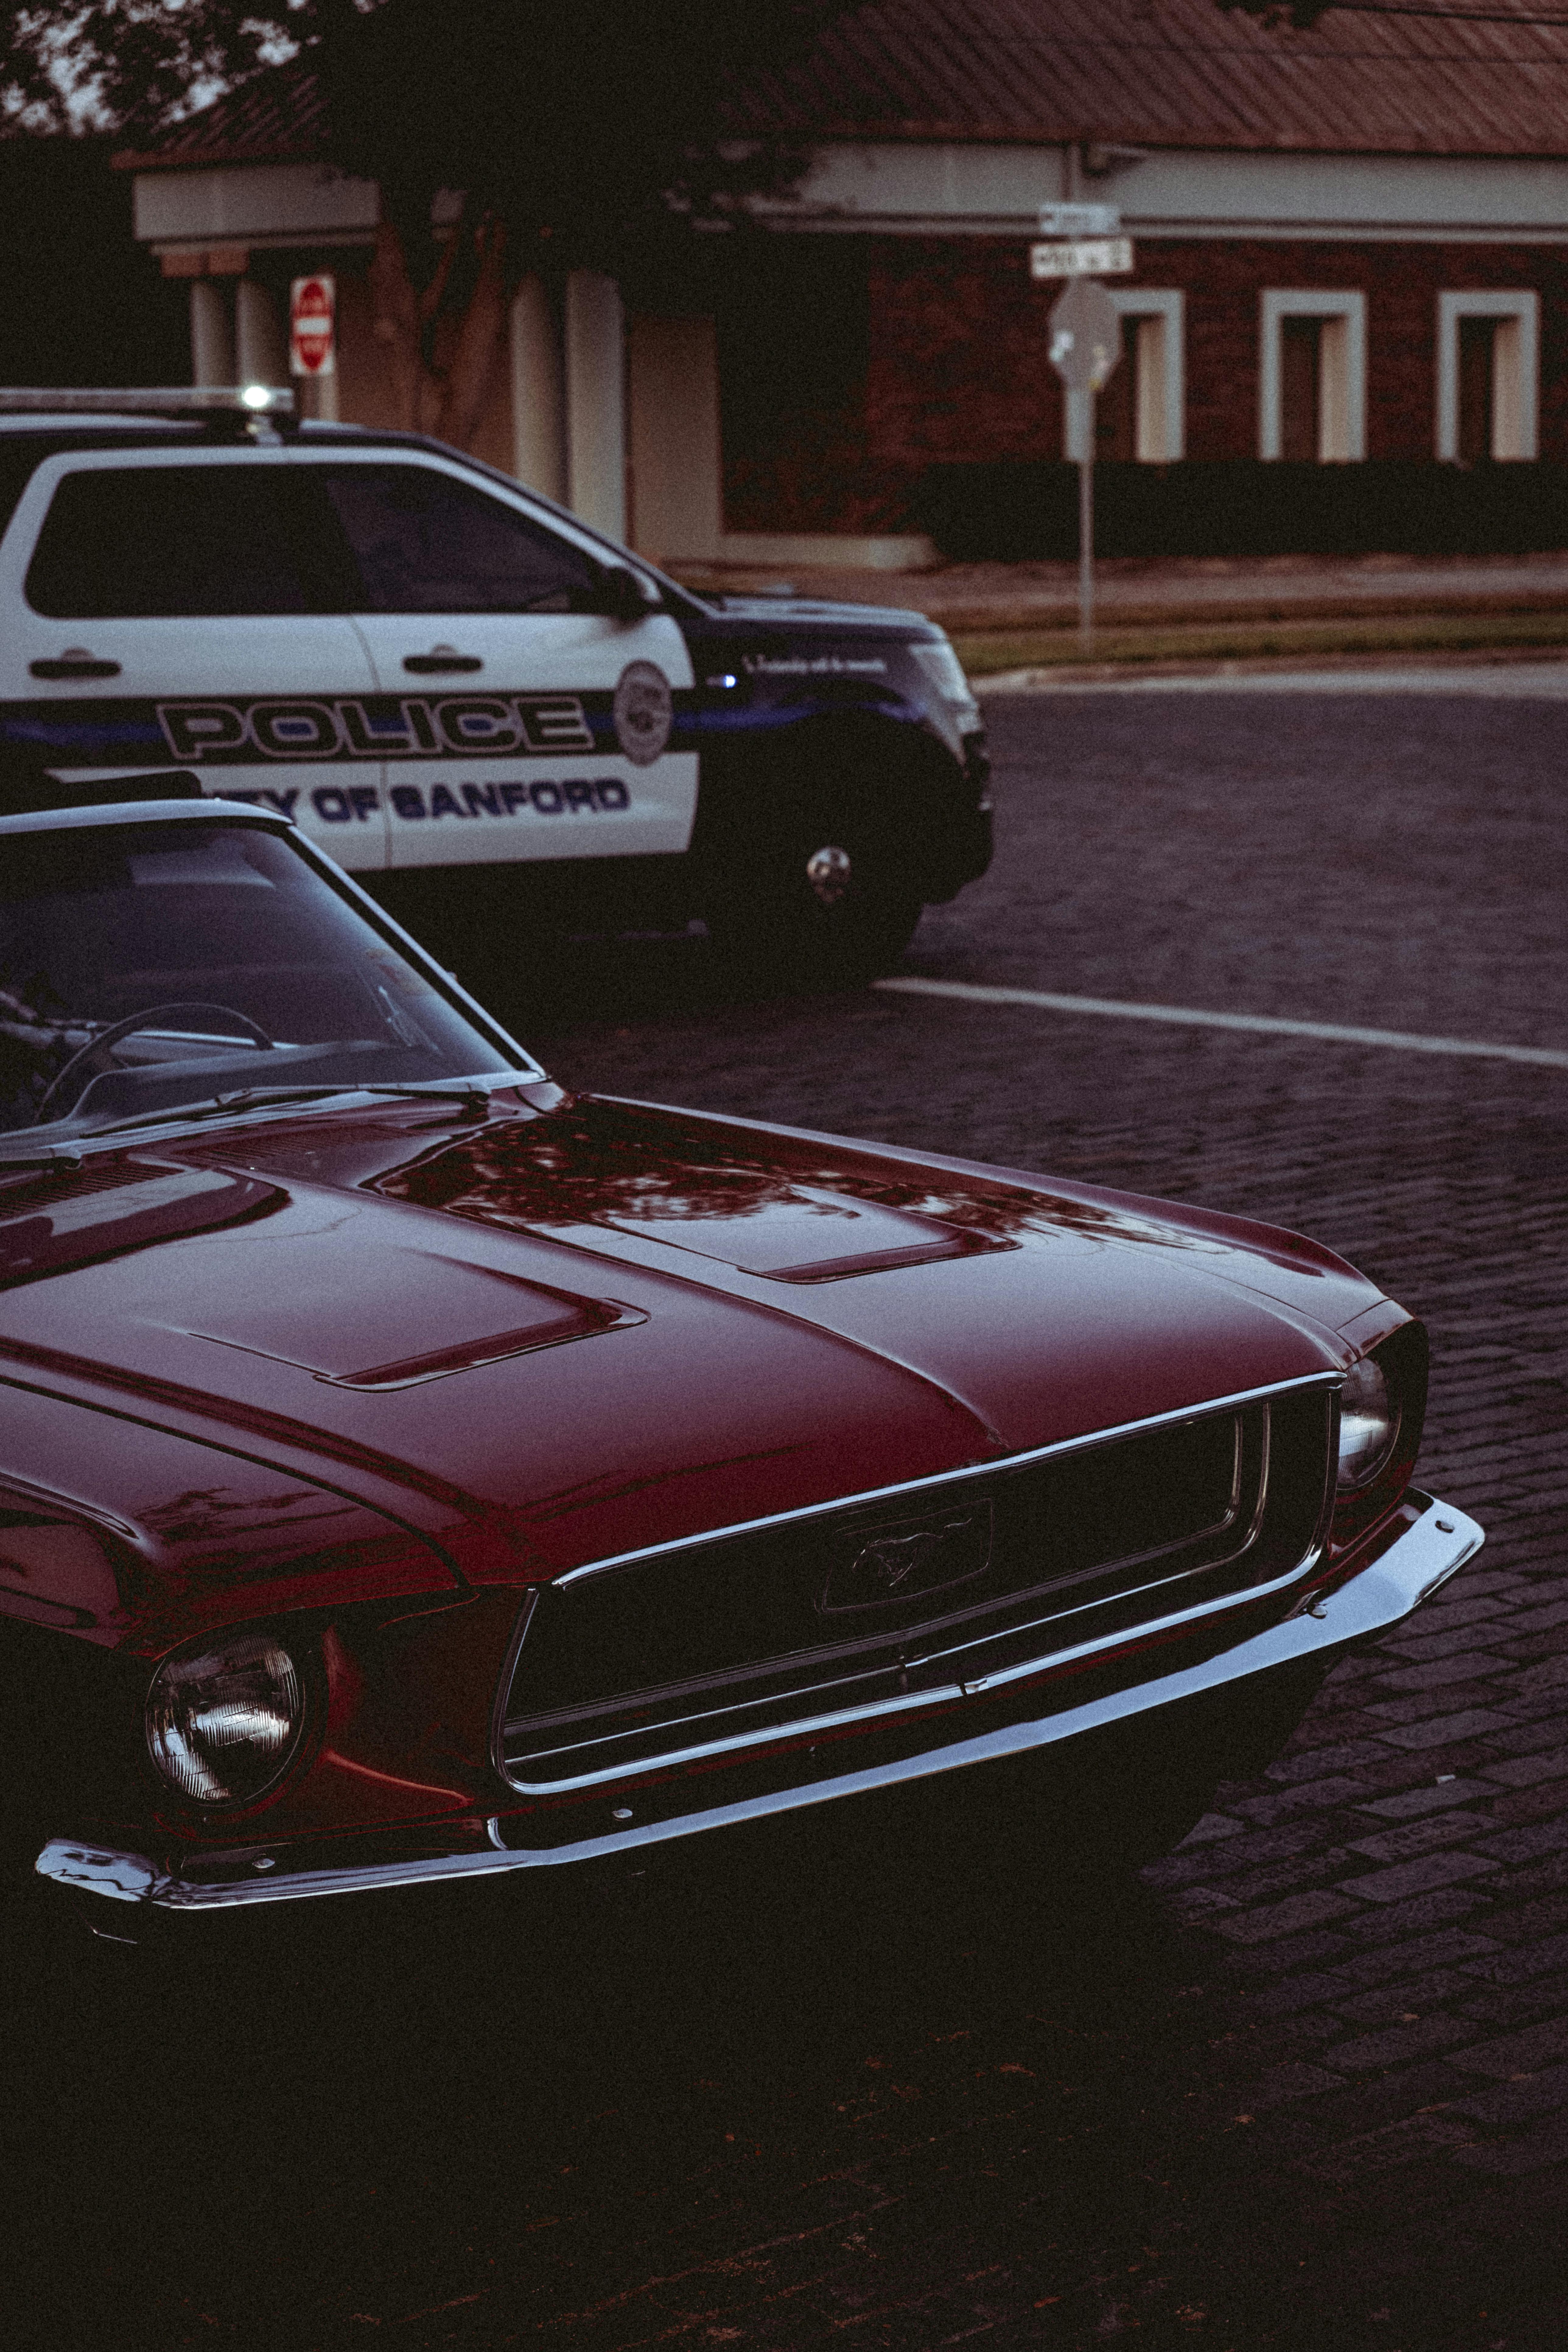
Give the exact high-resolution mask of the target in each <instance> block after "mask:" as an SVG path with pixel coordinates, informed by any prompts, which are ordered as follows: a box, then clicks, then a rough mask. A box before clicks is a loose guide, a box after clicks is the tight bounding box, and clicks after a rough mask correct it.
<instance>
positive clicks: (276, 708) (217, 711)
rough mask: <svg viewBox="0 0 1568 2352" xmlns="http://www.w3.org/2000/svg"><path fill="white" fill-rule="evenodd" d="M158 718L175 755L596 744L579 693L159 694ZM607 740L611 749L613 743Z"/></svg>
mask: <svg viewBox="0 0 1568 2352" xmlns="http://www.w3.org/2000/svg"><path fill="white" fill-rule="evenodd" d="M158 723H159V725H160V726H161V727H162V729H163V740H164V741H165V742H166V743H167V744H168V746H169V749H170V751H172V752H173V753H174V757H175V759H176V760H182V761H190V762H192V763H200V762H202V761H216V762H217V763H219V764H224V763H227V762H235V761H254V760H256V759H257V758H258V757H259V758H261V759H263V760H428V759H430V758H432V757H435V758H437V759H440V758H442V757H444V756H445V757H450V755H451V754H452V753H453V752H454V751H460V752H462V753H463V754H464V755H465V756H466V757H468V758H470V759H471V758H474V757H476V756H478V757H481V758H483V757H486V756H489V755H494V756H495V757H498V758H510V759H517V758H518V757H520V756H521V757H522V758H524V759H527V758H529V757H543V758H549V757H550V756H551V755H552V754H553V755H554V756H555V757H557V758H559V757H560V755H561V753H562V752H563V751H594V750H595V748H596V746H595V740H594V730H593V728H592V727H591V726H590V724H589V722H588V719H587V717H586V715H585V714H584V709H583V704H582V701H581V699H580V698H579V697H578V696H576V695H574V694H443V695H392V694H360V695H321V696H311V697H310V698H309V699H303V698H300V699H295V698H289V700H287V701H283V700H275V699H272V698H268V697H262V696H256V697H247V698H246V699H245V700H243V701H222V702H216V701H214V702H194V701H184V700H182V701H179V702H160V703H159V705H158ZM606 748H608V747H607V746H606Z"/></svg>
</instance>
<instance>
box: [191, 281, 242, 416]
mask: <svg viewBox="0 0 1568 2352" xmlns="http://www.w3.org/2000/svg"><path fill="white" fill-rule="evenodd" d="M234 380H235V373H234V330H233V328H232V327H231V326H230V324H229V317H228V304H227V303H226V301H225V299H224V289H223V287H222V285H221V284H220V283H215V281H214V280H213V279H212V278H192V280H191V382H192V383H194V384H197V385H199V386H200V387H201V388H202V390H203V391H205V390H206V389H208V387H209V386H213V385H216V384H231V383H233V382H234Z"/></svg>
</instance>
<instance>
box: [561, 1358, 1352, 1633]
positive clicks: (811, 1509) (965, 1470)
mask: <svg viewBox="0 0 1568 2352" xmlns="http://www.w3.org/2000/svg"><path fill="white" fill-rule="evenodd" d="M1344 1377H1345V1376H1344V1373H1343V1372H1342V1371H1321V1372H1302V1373H1300V1375H1299V1376H1298V1377H1297V1378H1296V1379H1295V1380H1290V1381H1271V1382H1270V1383H1269V1385H1268V1387H1267V1388H1261V1389H1241V1390H1238V1391H1237V1393H1236V1394H1235V1395H1234V1396H1223V1397H1204V1398H1202V1399H1200V1401H1199V1402H1197V1403H1196V1404H1184V1405H1178V1406H1176V1407H1175V1408H1174V1410H1173V1411H1172V1412H1152V1413H1150V1414H1149V1415H1148V1417H1147V1418H1146V1419H1145V1420H1142V1421H1121V1422H1117V1423H1115V1424H1114V1425H1113V1426H1112V1427H1111V1428H1110V1429H1094V1430H1090V1431H1089V1432H1088V1433H1087V1434H1085V1435H1084V1436H1082V1437H1059V1438H1058V1439H1057V1440H1056V1441H1055V1443H1054V1444H1050V1445H1037V1446H1033V1447H1031V1448H1030V1450H1029V1451H1028V1453H1026V1454H997V1455H995V1457H994V1459H993V1460H991V1461H989V1462H971V1463H966V1464H965V1465H963V1467H961V1468H960V1469H957V1470H935V1471H932V1472H931V1474H930V1475H928V1476H926V1477H924V1478H910V1479H908V1480H907V1481H905V1482H904V1483H902V1484H901V1485H899V1486H869V1487H867V1488H865V1489H864V1490H863V1491H862V1492H860V1493H858V1494H855V1495H835V1496H833V1497H832V1498H831V1499H830V1500H829V1501H827V1502H826V1503H804V1504H802V1505H801V1506H800V1507H799V1508H798V1509H795V1510H793V1511H772V1512H770V1513H769V1514H768V1515H767V1517H765V1518H761V1519H737V1520H735V1521H734V1522H733V1524H732V1525H731V1526H728V1527H722V1528H704V1529H703V1530H702V1531H701V1533H700V1534H699V1535H692V1536H677V1537H675V1538H673V1539H672V1540H671V1541H670V1542H668V1543H657V1544H648V1545H647V1547H646V1548H645V1549H642V1550H640V1551H618V1552H615V1553H612V1555H611V1556H610V1558H609V1559H591V1560H585V1561H584V1564H583V1566H582V1567H581V1568H569V1569H567V1570H564V1571H563V1574H562V1575H560V1576H552V1577H551V1578H550V1579H548V1581H549V1582H550V1583H551V1584H552V1585H553V1587H554V1588H555V1590H556V1591H558V1592H564V1591H569V1590H570V1589H571V1587H572V1586H573V1585H574V1584H580V1583H581V1582H582V1581H583V1579H584V1577H588V1576H605V1575H607V1574H608V1573H609V1571H610V1570H612V1569H616V1568H632V1567H635V1566H636V1565H637V1563H638V1562H639V1561H642V1560H645V1559H660V1558H662V1557H664V1556H666V1555H668V1553H670V1552H678V1551H696V1550H698V1549H700V1547H702V1546H703V1545H705V1544H713V1543H725V1542H728V1541H729V1540H730V1538H731V1537H734V1536H752V1535H760V1534H762V1533H763V1530H764V1529H765V1528H784V1527H790V1526H792V1525H795V1524H796V1523H798V1522H799V1521H801V1520H803V1519H820V1518H825V1517H827V1515H828V1514H829V1513H830V1512H833V1511H852V1510H857V1509H858V1508H859V1507H860V1506H861V1505H862V1504H865V1503H886V1502H898V1501H900V1500H901V1499H902V1497H903V1496H906V1495H921V1494H925V1493H927V1492H929V1491H930V1489H931V1487H933V1486H954V1485H956V1484H957V1483H958V1481H959V1480H960V1479H970V1478H991V1477H994V1476H996V1475H998V1473H1005V1472H1008V1471H1012V1470H1026V1469H1028V1468H1029V1467H1030V1466H1031V1465H1033V1464H1034V1463H1037V1462H1049V1461H1053V1460H1055V1459H1056V1458H1058V1456H1059V1455H1061V1454H1083V1453H1087V1452H1088V1451H1089V1448H1090V1447H1091V1446H1096V1445H1112V1444H1116V1443H1117V1441H1118V1440H1119V1439H1121V1438H1124V1437H1140V1436H1142V1434H1143V1433H1144V1432H1145V1431H1147V1430H1151V1429H1170V1428H1172V1427H1173V1426H1175V1425H1176V1424H1177V1423H1182V1422H1188V1421H1206V1420H1207V1419H1208V1418H1209V1417H1210V1415H1211V1414H1214V1413H1219V1412H1238V1411H1239V1410H1240V1408H1241V1407H1242V1406H1243V1405H1248V1404H1263V1403H1266V1402H1268V1400H1269V1399H1270V1398H1272V1397H1283V1396H1295V1395H1298V1394H1299V1393H1300V1391H1302V1390H1303V1389H1337V1388H1338V1387H1339V1386H1340V1384H1341V1383H1342V1381H1343V1379H1344Z"/></svg>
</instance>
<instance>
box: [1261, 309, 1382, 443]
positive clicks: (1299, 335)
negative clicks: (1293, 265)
mask: <svg viewBox="0 0 1568 2352" xmlns="http://www.w3.org/2000/svg"><path fill="white" fill-rule="evenodd" d="M1259 341H1260V349H1259V353H1258V359H1259V365H1258V456H1259V457H1268V458H1286V459H1294V460H1296V461H1298V462H1302V461H1304V462H1306V463H1308V464H1314V463H1315V464H1319V465H1341V464H1346V463H1353V462H1355V461H1356V460H1359V459H1361V458H1363V457H1365V456H1366V296H1365V295H1364V294H1362V293H1357V292H1346V293H1339V292H1334V291H1331V290H1328V289H1317V288H1303V289H1300V290H1295V291H1291V290H1286V289H1273V288H1271V289H1268V291H1267V292H1266V293H1265V294H1264V296H1263V301H1262V313H1261V318H1260V320H1259Z"/></svg>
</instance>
